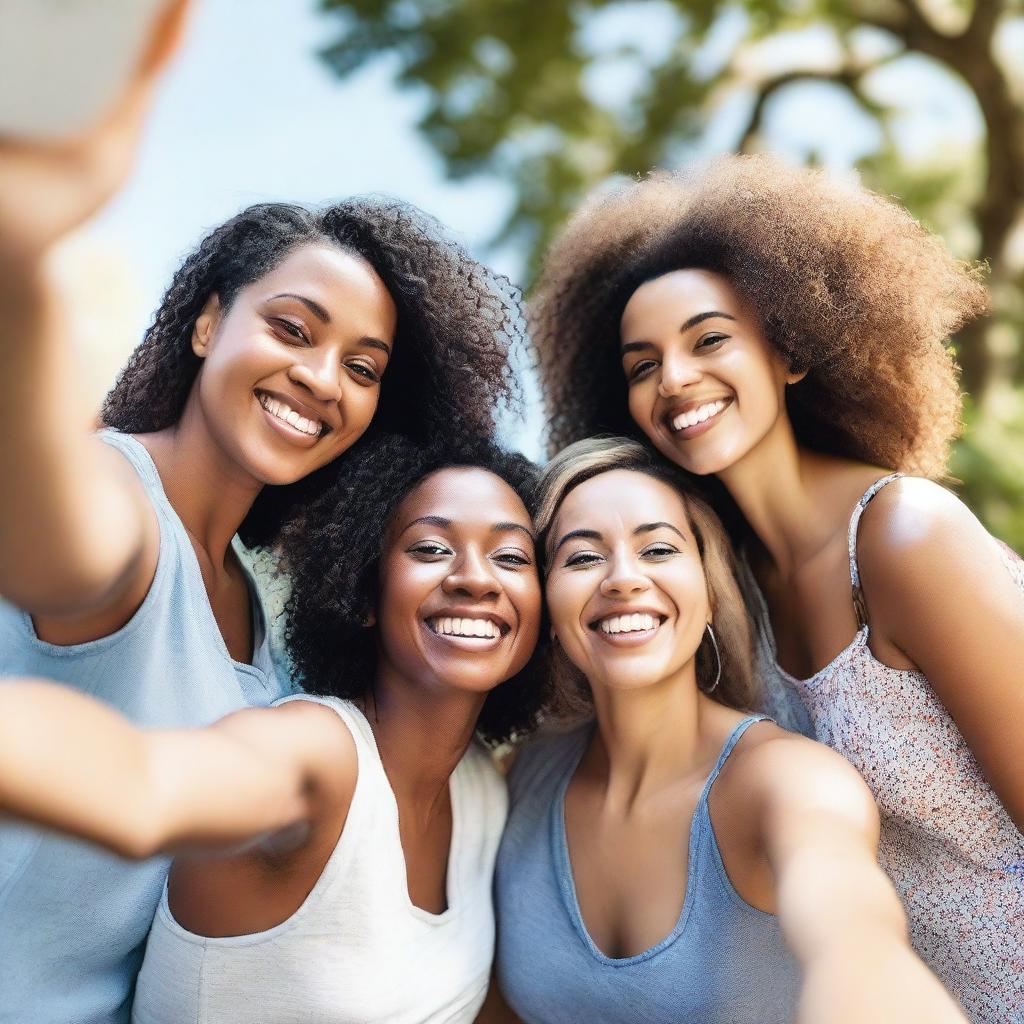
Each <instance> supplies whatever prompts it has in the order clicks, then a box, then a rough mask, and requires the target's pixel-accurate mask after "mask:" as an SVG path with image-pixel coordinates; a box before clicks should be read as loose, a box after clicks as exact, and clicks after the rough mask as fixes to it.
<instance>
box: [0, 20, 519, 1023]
mask: <svg viewBox="0 0 1024 1024" xmlns="http://www.w3.org/2000/svg"><path fill="white" fill-rule="evenodd" d="M182 6H183V5H182V4H178V5H177V7H178V8H180V7H182ZM148 86H149V82H148V81H142V80H140V81H139V82H137V83H135V85H134V86H133V87H132V89H131V90H130V91H129V94H128V95H126V97H125V98H124V100H123V101H122V104H121V106H120V107H119V109H118V110H116V111H114V112H112V113H111V116H110V118H109V119H108V120H107V121H105V122H104V123H103V124H102V125H101V126H99V127H97V128H96V129H95V130H94V131H93V132H91V133H88V134H86V135H85V136H83V137H82V138H81V139H79V140H78V141H77V142H76V143H75V144H74V145H73V146H72V145H69V146H68V147H64V148H38V147H33V146H29V145H21V146H19V145H14V144H7V143H6V142H5V143H3V144H2V145H0V324H2V327H0V357H2V359H3V370H4V374H3V381H4V384H3V392H4V398H3V402H2V403H0V405H2V414H0V415H2V418H3V426H4V445H3V449H2V452H0V474H2V476H3V478H4V480H5V481H6V482H7V484H6V486H5V487H4V488H2V489H0V492H2V494H0V521H2V522H3V530H2V531H0V594H2V595H3V598H4V599H5V601H6V602H9V603H3V602H0V652H2V653H0V673H2V674H4V675H33V676H39V677H43V678H50V679H55V680H58V681H61V682H64V683H66V684H69V685H71V686H74V687H78V688H79V689H82V690H84V691H86V692H89V693H91V694H93V695H95V696H98V697H100V698H102V699H104V700H106V701H108V702H109V703H110V704H112V705H113V706H114V707H116V708H118V709H119V710H121V711H122V712H123V713H125V714H126V715H128V716H129V718H131V719H133V720H134V721H136V722H138V723H141V724H154V725H157V724H158V725H163V726H172V725H178V726H187V725H200V724H206V723H208V722H210V721H213V720H214V719H217V718H220V717H221V716H223V715H224V714H226V713H227V712H229V711H231V710H233V709H235V708H239V707H243V706H245V705H250V704H267V703H269V702H271V701H272V700H273V699H274V698H275V697H277V696H279V695H280V694H281V693H282V692H286V690H287V684H286V682H285V681H284V680H282V679H281V678H280V677H279V676H278V674H277V673H275V670H274V666H273V664H272V659H271V657H270V644H269V643H268V639H267V635H268V629H267V625H268V624H267V621H266V620H267V617H266V615H265V611H264V607H263V603H262V600H261V598H260V596H259V594H258V591H257V589H256V587H255V585H254V581H253V579H252V578H251V575H250V573H249V572H248V569H247V567H246V565H245V564H244V562H243V560H242V555H243V554H244V552H242V551H241V550H240V548H239V547H238V544H237V537H236V534H240V535H241V537H242V539H244V540H245V541H246V542H248V543H255V542H263V543H269V542H271V541H272V540H273V538H274V537H275V535H276V534H277V532H278V531H279V530H280V527H281V525H282V524H283V523H284V522H285V520H286V518H287V517H289V516H290V515H292V514H293V512H294V510H295V509H296V508H298V509H301V508H302V507H303V506H304V505H305V504H306V503H307V502H308V501H309V500H310V499H311V496H312V495H313V494H315V493H316V489H317V488H318V487H320V486H327V485H328V484H329V482H330V472H331V468H330V467H331V463H332V462H333V461H334V460H336V459H337V457H338V456H340V455H342V454H343V453H345V452H347V451H348V450H349V449H351V448H352V446H353V445H355V444H356V443H357V442H358V441H359V439H360V437H361V436H362V435H363V434H366V433H368V432H369V433H371V434H372V433H373V432H374V430H377V429H382V428H383V429H387V430H389V431H395V432H398V433H404V434H406V435H417V436H422V437H424V438H431V437H438V436H443V437H444V438H445V439H446V440H448V441H449V442H450V443H453V444H454V443H455V442H457V441H458V439H459V438H463V437H472V436H475V435H478V434H479V435H482V436H489V435H490V434H491V432H492V431H493V429H494V410H495V406H496V404H498V403H499V402H503V401H511V400H512V399H514V397H515V394H516V389H515V383H514V380H513V377H512V373H511V371H510V368H509V362H508V357H509V349H510V346H511V345H512V343H513V342H514V341H515V340H516V338H517V337H518V336H519V334H520V326H521V319H522V318H521V314H520V308H519V303H518V297H517V294H516V292H515V290H514V289H512V288H511V287H510V286H509V285H508V283H507V282H506V281H505V280H504V279H502V278H499V277H498V276H496V275H494V274H492V273H491V272H490V271H489V270H488V269H487V268H486V267H484V266H482V265H481V264H480V263H479V262H477V261H476V260H474V259H473V258H471V257H470V256H469V255H468V254H467V252H466V251H465V249H464V248H462V247H461V246H460V245H458V244H457V243H456V242H454V241H453V240H452V239H451V238H450V237H449V236H448V235H447V233H446V232H445V231H444V230H443V229H442V228H441V226H440V225H439V224H438V223H437V222H436V221H435V220H434V219H433V218H431V217H429V216H427V215H426V214H424V213H422V212H420V211H419V210H417V209H415V208H414V207H412V206H410V205H408V204H406V203H403V202H400V201H398V200H390V199H379V198H362V199H351V200H346V201H343V202H339V203H333V204H331V205H329V206H326V207H324V208H322V209H318V210H307V209H304V208H302V207H298V206H294V205H291V204H281V203H267V204H260V205H258V206H254V207H251V208H249V209H247V210H244V211H243V212H242V213H240V214H238V215H237V216H236V217H233V218H232V219H231V220H229V221H228V222H227V223H226V224H224V225H222V226H221V227H219V228H217V229H215V230H214V231H212V232H211V233H210V234H209V235H208V236H207V237H206V238H205V239H204V240H203V241H202V242H201V243H200V245H199V246H198V248H197V249H196V251H195V252H194V253H193V254H191V255H190V256H189V257H188V258H187V259H186V260H185V262H184V263H183V265H182V267H181V269H180V270H179V271H178V272H177V274H176V275H175V277H174V279H173V281H172V283H171V286H170V288H169V290H168V292H167V294H166V295H165V297H164V300H163V302H162V304H161V306H160V308H159V310H158V311H157V314H156V317H155V319H154V322H153V324H152V326H151V327H150V329H149V330H148V332H147V333H146V336H145V338H144V340H143V342H142V344H141V345H140V346H139V348H138V349H137V350H136V352H135V353H134V355H133V356H132V357H131V359H130V360H129V362H128V365H127V367H126V369H125V371H124V372H123V374H122V375H121V378H120V380H119V381H118V383H117V385H116V386H115V387H114V389H113V391H112V392H111V394H110V396H109V397H108V399H107V401H106V403H105V405H104V409H103V421H104V424H105V426H106V427H107V428H108V429H106V430H103V431H101V432H100V433H99V434H98V435H97V434H94V433H93V432H92V431H91V430H90V424H91V421H92V420H93V410H90V409H84V408H82V407H81V396H80V394H79V391H78V388H77V382H76V379H75V373H74V369H73V355H72V353H71V352H70V351H69V350H68V347H67V346H66V343H65V339H64V337H63V332H62V329H61V323H60V310H59V308H58V306H59V302H58V300H57V296H56V292H55V291H54V289H52V288H51V286H50V284H49V283H48V279H47V274H46V257H47V255H48V253H49V251H50V250H51V248H52V247H53V245H54V244H55V243H56V242H57V241H58V240H59V239H60V238H61V237H62V236H63V234H65V233H66V232H67V231H69V230H71V229H72V228H74V227H75V226H76V225H77V224H78V223H80V222H81V221H82V220H84V219H85V218H87V217H88V216H89V214H90V213H92V212H93V211H94V210H95V209H96V208H97V207H98V206H99V205H101V204H102V202H103V201H104V200H105V199H106V198H108V197H109V196H110V195H111V194H112V193H113V191H115V190H116V187H117V185H118V183H119V180H120V177H121V176H123V174H124V173H125V171H126V168H127V162H128V161H127V157H128V155H129V154H130V153H131V152H132V150H133V148H134V145H135V142H136V140H137V136H138V131H139V127H140V120H141V119H140V116H139V113H140V111H141V110H142V109H144V107H145V96H146V94H147V90H148ZM378 402H379V409H378ZM87 767H88V766H85V765H83V771H85V770H86V768H87ZM86 777H88V776H86ZM165 873H166V861H161V860H154V861H151V862H149V863H147V864H139V865H127V864H125V863H124V862H123V861H120V860H117V859H115V858H111V857H110V856H107V855H102V854H99V853H97V852H96V851H94V850H89V849H86V848H84V847H82V846H81V845H80V844H73V843H69V842H66V841H64V840H62V839H60V838H59V837H56V836H54V835H51V834H48V833H43V832H41V831H30V830H27V829H17V828H14V827H13V826H10V825H8V826H2V827H0V932H2V933H3V934H5V935H11V936H15V935H16V936H18V941H17V943H16V944H14V945H12V947H11V954H10V955H9V956H5V957H4V958H3V961H2V963H0V991H3V993H4V1009H5V1010H6V1011H7V1012H8V1013H10V1014H12V1015H13V1016H14V1017H16V1018H19V1019H44V1018H45V1019H53V1020H99V1019H103V1020H111V1021H114V1020H117V1021H126V1020H127V1017H128V1013H129V1009H130V996H131V992H132V989H133V984H134V979H135V975H136V973H137V971H138V968H139V965H140V963H141V958H142V951H143V945H144V942H145V938H146V932H147V930H148V928H149V925H150V922H151V920H152V917H153V913H154V910H155V908H156V905H157V900H158V898H159V890H160V885H161V882H162V880H163V878H164V876H165ZM67 892H75V893H84V894H87V897H86V898H81V899H79V898H76V899H74V900H68V899H66V898H64V896H63V894H65V893H67Z"/></svg>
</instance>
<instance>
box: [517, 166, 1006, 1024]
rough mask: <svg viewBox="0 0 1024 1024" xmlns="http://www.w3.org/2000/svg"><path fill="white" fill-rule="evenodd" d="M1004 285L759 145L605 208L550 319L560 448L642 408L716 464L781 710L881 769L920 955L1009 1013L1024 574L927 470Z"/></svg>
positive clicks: (582, 233) (597, 206)
mask: <svg viewBox="0 0 1024 1024" xmlns="http://www.w3.org/2000/svg"><path fill="white" fill-rule="evenodd" d="M985 301H986V296H985V292H984V289H983V288H982V286H981V284H979V283H978V278H977V275H976V272H975V270H974V269H973V268H970V267H965V266H964V265H962V264H960V263H958V262H957V261H956V260H954V259H953V258H952V257H951V256H950V254H949V253H948V251H947V250H946V248H945V247H944V245H943V244H942V243H941V242H940V241H939V240H938V239H937V238H935V237H934V236H931V235H929V234H928V233H926V232H925V231H924V230H923V229H922V228H921V227H920V226H919V225H918V224H917V223H916V222H915V221H913V220H912V219H911V218H910V217H909V216H908V215H907V214H906V213H905V212H904V211H903V210H901V209H900V208H899V207H897V206H895V205H894V204H892V203H890V202H888V201H886V200H884V199H881V198H879V197H877V196H874V195H872V194H871V193H869V192H867V191H865V190H864V189H862V188H859V187H857V186H855V185H852V184H843V183H839V182H836V181H833V180H831V179H830V178H829V177H827V176H826V175H825V174H824V173H822V172H817V171H808V170H799V169H794V168H790V167H787V166H786V165H784V164H782V163H780V162H779V161H777V160H775V159H771V158H769V157H757V158H729V159H725V160H723V161H720V162H718V163H715V164H713V165H712V166H711V167H710V168H708V169H707V171H706V172H705V173H704V174H702V175H699V176H671V177H670V176H655V177H652V178H650V179H649V180H647V181H645V182H642V183H640V184H637V185H634V186H631V187H629V188H626V189H624V190H622V191H621V192H619V193H616V194H613V195H608V196H604V197H599V198H597V199H595V200H594V201H592V202H591V203H590V204H589V205H588V206H586V207H584V209H583V210H581V211H580V213H579V214H578V215H577V217H576V219H575V220H574V221H573V223H572V224H571V225H570V226H569V227H568V228H567V230H566V233H565V234H564V236H563V237H562V238H561V239H560V240H559V241H558V242H557V243H556V245H555V247H554V249H553V250H552V253H551V255H550V257H549V259H548V270H547V272H546V276H545V278H544V280H543V282H542V285H541V293H540V296H539V298H538V300H537V306H536V310H535V312H536V321H537V324H538V331H537V339H538V343H539V345H540V346H541V348H542V354H543V358H544V360H545V365H546V367H547V370H546V377H547V388H548V399H549V401H550V402H551V403H552V408H553V409H556V410H557V415H556V419H555V424H554V428H553V432H552V438H553V440H554V442H555V443H557V444H561V443H565V442H566V441H568V440H570V439H572V438H573V437H578V436H583V435H586V434H588V433H591V432H593V431H594V430H601V429H618V428H620V427H622V426H624V425H628V427H629V428H631V429H632V431H633V432H634V433H636V434H638V435H639V436H641V437H644V438H646V439H647V440H649V441H650V442H651V443H652V444H653V445H654V446H655V447H656V448H658V450H659V451H660V452H661V453H662V454H663V455H665V456H666V457H667V458H668V459H669V460H671V461H672V462H674V463H675V464H676V465H678V466H679V467H681V468H682V469H684V470H686V471H688V472H690V473H693V474H697V475H699V476H701V477H707V478H709V479H710V478H711V477H714V478H715V480H714V482H713V483H714V488H715V489H714V491H713V493H714V495H715V501H716V502H717V503H718V504H719V507H720V508H721V509H722V510H723V513H724V514H725V515H727V516H728V517H729V519H730V521H731V522H733V523H734V525H735V536H736V539H737V540H738V542H739V544H740V546H741V547H742V549H743V551H744V554H745V556H746V562H747V565H748V567H749V569H750V570H752V573H748V576H750V579H749V580H748V582H749V583H750V587H751V595H752V596H751V600H752V601H753V602H754V603H755V604H759V605H760V631H759V654H760V659H759V660H760V669H761V672H762V674H763V676H764V678H765V683H766V686H767V688H768V690H769V694H770V700H769V702H768V706H769V707H770V708H771V710H772V712H773V714H778V715H779V716H780V717H783V718H784V719H785V721H786V722H787V723H788V724H791V725H795V726H797V727H799V726H801V725H802V726H803V727H804V729H805V730H806V731H808V732H813V733H814V734H816V736H817V738H818V739H820V740H821V741H823V742H825V743H827V744H829V745H830V746H832V747H834V748H835V749H836V750H838V751H839V752H840V753H842V754H843V755H844V756H845V757H847V758H848V759H849V760H850V761H851V762H852V763H853V765H854V766H855V767H856V768H857V769H858V770H859V771H860V773H861V774H862V775H863V776H864V778H865V779H866V780H867V782H868V785H869V786H870V787H871V790H872V793H873V794H874V797H875V799H876V801H877V803H878V805H879V808H880V811H881V815H882V835H881V842H880V846H879V856H880V859H881V863H882V865H883V866H884V868H885V869H886V871H887V872H888V873H889V875H890V876H891V878H892V879H893V881H894V883H895V884H896V887H897V890H898V892H899V894H900V896H901V898H902V899H903V901H904V905H905V907H906V910H907V915H908V917H909V920H910V929H911V936H912V939H913V942H914V945H915V948H916V949H917V950H918V952H919V953H920V954H921V955H922V957H923V958H924V959H925V961H926V962H927V963H928V964H929V965H930V966H931V968H932V969H933V970H934V971H935V972H936V973H937V974H938V975H939V977H940V978H942V980H943V981H944V982H945V983H946V985H947V986H949V988H950V989H951V990H952V991H953V992H954V993H955V994H956V995H957V996H958V997H959V998H960V1000H961V1001H962V1002H963V1004H964V1005H965V1007H966V1008H967V1009H968V1011H969V1013H970V1014H971V1016H972V1017H973V1018H974V1019H975V1020H980V1021H1005V1020H1009V1019H1015V1015H1016V1014H1019V1010H1020V1006H1021V1005H1022V1004H1024V879H1022V875H1021V868H1020V865H1021V864H1024V837H1022V835H1021V831H1020V830H1021V828H1022V826H1024V776H1022V775H1021V773H1020V771H1019V769H1018V761H1019V751H1020V748H1021V745H1022V743H1024V715H1022V714H1021V713H1020V712H1021V711H1024V703H1022V702H1024V600H1022V589H1024V564H1022V562H1021V561H1020V559H1018V558H1016V557H1015V556H1014V555H1013V554H1012V553H1010V552H1009V551H1008V550H1007V549H1005V548H1002V547H1001V546H1000V545H998V544H997V543H996V542H994V541H993V540H992V538H991V537H990V536H989V535H988V534H987V533H986V532H985V530H984V529H983V528H982V527H981V525H980V524H979V523H978V521H977V520H976V519H975V518H974V516H973V515H972V514H971V513H970V512H969V511H968V510H967V508H965V507H964V505H963V504H961V503H960V502H959V501H958V500H957V499H956V498H955V497H954V496H953V495H952V494H950V493H949V492H948V491H946V490H944V489H943V488H942V487H940V486H939V485H938V484H936V483H934V482H932V479H929V478H936V477H941V475H942V474H943V473H944V472H945V469H946V454H947V449H948V445H949V441H950V439H951V437H952V436H953V434H954V432H955V430H956V428H957V426H958V423H959V409H960V396H959V393H958V390H957V385H956V368H955V365H954V363H953V360H952V357H951V356H950V354H949V352H948V350H947V348H946V347H945V342H946V339H947V338H948V336H949V335H950V334H951V333H952V332H954V331H955V330H956V329H958V328H959V327H960V326H961V325H962V324H963V323H965V322H966V321H967V320H969V319H970V318H972V317H974V316H976V315H978V314H979V313H981V312H982V311H983V309H984V307H985ZM851 511H852V515H851ZM851 591H852V594H851ZM762 595H763V599H762ZM787 704H788V708H789V709H795V711H796V712H797V714H795V715H790V716H787V707H786V706H787Z"/></svg>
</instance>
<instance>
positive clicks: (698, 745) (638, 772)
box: [591, 661, 712, 809]
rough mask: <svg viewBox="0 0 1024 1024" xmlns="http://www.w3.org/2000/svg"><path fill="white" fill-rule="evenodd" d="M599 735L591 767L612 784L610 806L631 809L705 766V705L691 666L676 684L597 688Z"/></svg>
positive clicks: (682, 673) (595, 690)
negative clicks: (625, 688)
mask: <svg viewBox="0 0 1024 1024" xmlns="http://www.w3.org/2000/svg"><path fill="white" fill-rule="evenodd" d="M592 690H593V694H594V709H595V711H596V713H597V731H596V733H595V736H594V741H593V743H592V745H591V757H592V760H591V764H592V767H593V769H594V770H595V771H597V772H598V773H599V774H604V775H606V778H607V797H606V799H607V801H608V802H609V804H616V805H619V806H622V807H624V808H627V809H628V808H629V807H630V806H631V805H632V804H634V803H635V802H636V801H637V800H639V799H642V798H643V797H644V795H645V794H647V793H650V792H657V791H658V790H659V789H661V788H662V787H663V786H664V785H666V784H669V783H672V782H675V781H678V780H679V779H680V778H683V777H686V776H687V775H689V774H691V773H692V772H693V771H695V770H696V769H698V767H700V766H702V765H703V760H704V747H705V745H706V744H705V742H704V731H705V729H704V725H705V723H704V717H705V713H706V709H705V707H704V705H706V704H711V703H712V702H711V701H710V699H709V698H708V697H706V696H705V695H704V694H702V693H701V692H700V691H699V690H698V688H697V679H696V669H695V665H694V663H693V662H692V661H691V662H690V663H689V664H687V665H686V666H684V668H683V669H682V671H681V672H680V673H679V674H677V675H676V676H674V677H672V678H671V679H666V680H663V681H662V682H660V683H657V684H655V685H653V686H645V687H642V688H639V689H635V690H621V689H614V690H613V689H611V688H608V687H604V686H600V685H598V686H593V687H592Z"/></svg>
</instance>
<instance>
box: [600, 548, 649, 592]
mask: <svg viewBox="0 0 1024 1024" xmlns="http://www.w3.org/2000/svg"><path fill="white" fill-rule="evenodd" d="M650 585H651V582H650V580H649V579H648V578H647V577H646V576H645V575H644V573H643V572H641V571H640V567H639V565H638V564H637V561H636V558H635V557H634V556H633V553H632V552H631V551H630V552H625V551H620V552H616V553H615V554H614V555H613V556H612V558H611V560H610V561H609V563H608V573H607V575H606V576H605V578H604V579H603V580H602V581H601V594H602V595H603V596H604V597H628V596H630V595H632V594H640V593H643V591H645V590H647V589H648V588H649V587H650Z"/></svg>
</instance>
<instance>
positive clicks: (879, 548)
mask: <svg viewBox="0 0 1024 1024" xmlns="http://www.w3.org/2000/svg"><path fill="white" fill-rule="evenodd" d="M857 560H858V565H859V568H860V575H861V581H862V586H863V588H864V596H865V599H866V601H867V606H868V611H869V618H870V619H871V621H872V625H873V626H876V627H878V626H880V627H881V628H882V629H883V630H884V631H885V633H886V634H888V635H890V636H891V637H892V638H893V639H894V640H895V642H896V643H897V644H899V645H900V646H903V647H904V649H905V644H903V643H902V642H901V641H902V640H903V639H905V637H904V634H907V633H908V632H912V631H913V630H914V629H916V628H917V626H916V625H915V624H919V623H920V622H921V621H922V620H923V619H926V618H928V617H929V616H935V615H939V614H942V613H943V607H944V606H945V605H946V604H952V605H955V606H957V607H959V608H960V609H961V610H963V609H964V604H963V601H964V600H965V599H967V600H969V599H970V598H971V596H972V595H977V594H978V593H979V592H981V591H983V592H984V593H985V594H986V595H987V596H988V597H989V598H990V599H992V600H994V601H995V602H997V603H1001V602H1003V603H1004V602H1008V601H1009V602H1012V601H1014V600H1015V599H1016V594H1017V592H1016V587H1015V585H1014V583H1013V581H1012V578H1011V577H1010V574H1009V573H1008V572H1007V571H1006V566H1005V563H1004V555H1003V553H1002V552H1001V551H1000V548H999V544H998V542H997V541H996V540H995V539H994V538H993V537H992V536H991V534H989V533H988V531H987V530H986V529H985V527H984V526H982V524H981V523H980V522H979V521H978V518H977V517H976V516H975V515H974V513H973V512H971V510H970V509H969V508H968V507H967V506H966V505H965V504H964V503H963V502H962V501H961V500H960V499H959V498H958V497H957V496H956V495H955V494H953V493H952V492H951V491H948V490H947V489H946V488H945V487H942V486H940V485H939V484H937V483H934V482H932V481H931V480H922V479H917V478H913V477H908V478H904V479H901V480H897V481H895V482H893V483H891V484H889V485H887V486H886V487H883V488H882V490H881V491H879V493H878V494H877V495H876V496H875V498H874V499H873V500H872V501H871V503H870V504H869V505H868V506H867V508H866V509H865V510H864V514H863V517H862V519H861V524H860V529H859V533H858V538H857Z"/></svg>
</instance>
